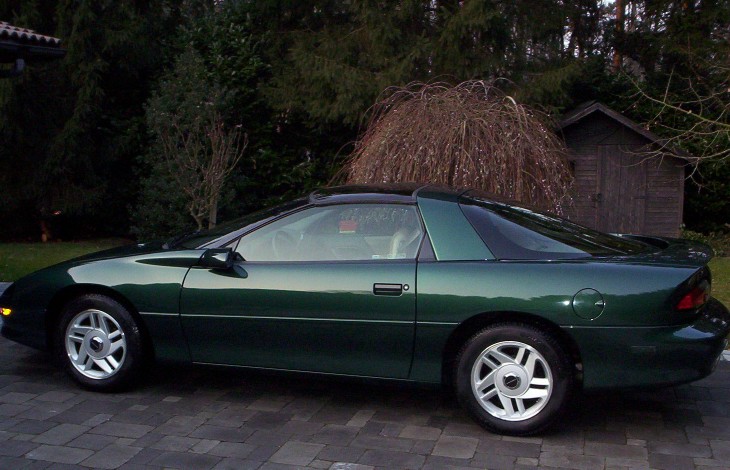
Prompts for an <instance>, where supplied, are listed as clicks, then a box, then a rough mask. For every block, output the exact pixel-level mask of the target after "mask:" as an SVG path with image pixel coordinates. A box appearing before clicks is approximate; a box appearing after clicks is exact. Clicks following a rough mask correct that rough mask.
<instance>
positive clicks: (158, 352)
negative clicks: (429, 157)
mask: <svg viewBox="0 0 730 470" xmlns="http://www.w3.org/2000/svg"><path fill="white" fill-rule="evenodd" d="M711 256H712V253H711V251H710V249H709V248H708V247H706V246H705V245H702V244H698V243H694V242H689V241H685V240H676V239H666V238H656V237H641V236H633V235H622V236H616V235H608V234H604V233H599V232H596V231H593V230H589V229H587V228H585V227H582V226H579V225H576V224H573V223H571V222H568V221H567V220H564V219H561V218H558V217H556V216H553V215H550V214H546V213H541V212H537V211H533V210H529V209H526V208H523V207H520V206H517V205H512V204H508V203H505V202H500V201H498V200H496V199H494V198H492V197H489V196H487V195H486V194H483V193H481V192H479V191H475V190H466V191H465V190H455V189H450V188H443V187H435V186H423V185H421V186H419V185H413V184H410V185H409V184H405V185H391V186H357V187H356V186H349V187H338V188H330V189H324V190H320V191H316V192H314V193H312V194H310V195H309V196H308V197H306V198H302V199H298V200H295V201H292V202H290V203H288V204H285V205H282V206H279V207H276V208H274V209H269V210H266V211H262V212H258V213H255V214H252V215H249V216H247V217H244V218H242V219H239V220H237V221H235V222H233V223H230V224H228V225H225V226H219V227H217V228H216V229H214V230H211V231H207V232H200V233H193V234H189V235H187V236H181V237H178V238H176V239H172V240H169V241H167V242H165V243H162V242H151V243H143V244H139V245H133V246H127V247H122V248H117V249H113V250H108V251H103V252H100V253H96V254H92V255H88V256H84V257H81V258H77V259H74V260H71V261H67V262H64V263H61V264H58V265H55V266H52V267H49V268H46V269H43V270H41V271H38V272H36V273H33V274H31V275H29V276H26V277H24V278H22V279H20V280H18V281H17V282H15V283H14V284H12V285H11V286H10V287H9V288H8V289H7V290H6V291H5V293H4V294H3V295H2V296H1V297H0V307H1V308H2V309H3V310H2V313H3V317H2V335H3V336H5V337H6V338H10V339H12V340H15V341H17V342H19V343H23V344H26V345H29V346H32V347H36V348H39V349H46V350H51V351H52V352H53V353H54V354H55V355H57V356H58V357H59V358H60V359H61V361H62V362H63V364H64V366H65V368H66V369H67V370H68V372H69V373H70V374H71V376H72V377H73V378H74V379H75V380H76V381H78V382H79V383H80V384H81V385H82V386H84V387H87V388H90V389H92V390H99V391H110V390H118V389H120V388H122V387H127V386H129V385H130V384H132V383H133V382H134V381H135V380H136V379H138V378H139V377H140V374H141V372H142V371H143V370H144V369H145V367H146V366H147V365H148V364H150V363H151V362H152V361H153V360H154V359H157V360H173V361H182V362H191V363H197V364H217V365H228V366H235V367H251V368H261V369H273V370H285V371H299V372H310V373H321V374H334V375H347V376H356V377H375V378H386V379H395V380H401V381H409V382H420V383H433V384H440V383H444V384H446V385H448V386H453V387H454V389H455V391H456V396H457V397H458V400H459V402H460V403H461V405H462V406H463V407H464V408H465V409H466V410H467V411H468V412H469V413H470V414H471V415H472V416H473V417H474V419H475V420H476V421H478V422H479V423H480V424H481V425H483V426H484V427H485V428H487V429H489V430H491V431H495V432H499V433H505V434H515V435H524V434H531V433H536V432H539V431H541V430H543V429H545V428H546V427H547V426H548V425H550V424H551V423H552V422H554V421H555V419H556V418H557V417H558V416H559V415H560V413H561V411H562V410H563V409H564V408H565V407H566V405H567V404H569V402H570V400H571V395H572V394H573V392H574V391H575V390H576V389H578V388H580V387H582V388H583V389H600V388H616V387H622V388H625V387H645V386H657V385H669V384H677V383H682V382H689V381H692V380H697V379H700V378H702V377H704V376H706V375H708V374H709V373H710V372H711V371H712V370H713V368H714V367H715V365H716V364H717V361H718V359H719V357H720V354H721V352H722V351H723V349H724V347H725V345H726V344H727V341H726V337H727V335H728V332H729V331H730V315H729V314H728V310H727V309H726V308H725V307H724V306H723V305H722V304H721V303H720V302H718V301H717V300H715V299H713V298H712V297H711V296H710V284H711V276H710V270H709V269H708V267H707V263H708V261H709V260H710V258H711Z"/></svg>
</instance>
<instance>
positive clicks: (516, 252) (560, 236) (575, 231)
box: [461, 191, 650, 259]
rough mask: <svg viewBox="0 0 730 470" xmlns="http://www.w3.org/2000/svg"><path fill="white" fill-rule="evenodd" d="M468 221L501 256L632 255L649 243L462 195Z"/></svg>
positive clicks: (463, 208)
mask: <svg viewBox="0 0 730 470" xmlns="http://www.w3.org/2000/svg"><path fill="white" fill-rule="evenodd" d="M461 207H462V210H463V211H464V214H465V215H466V217H467V219H469V222H471V224H472V225H473V226H474V228H475V229H476V231H477V232H478V233H479V235H480V236H481V237H482V239H483V240H484V242H485V243H486V244H487V246H488V247H489V249H490V250H492V252H493V253H494V255H495V256H496V257H497V258H498V259H569V258H585V257H589V256H615V255H632V254H636V253H641V252H646V251H648V250H649V248H650V245H647V244H646V243H643V242H640V241H636V240H630V239H627V238H622V237H619V236H616V235H610V234H607V233H602V232H598V231H596V230H591V229H589V228H587V227H583V226H582V225H578V224H576V223H573V222H570V221H568V220H566V219H563V218H560V217H558V216H556V215H552V214H548V213H545V212H539V211H535V210H531V209H526V208H524V207H519V206H514V205H510V204H505V203H501V202H495V201H493V200H490V199H486V197H485V196H483V195H481V194H480V193H479V192H476V191H470V192H468V193H466V195H464V196H462V200H461Z"/></svg>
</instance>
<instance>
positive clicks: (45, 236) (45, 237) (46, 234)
mask: <svg viewBox="0 0 730 470" xmlns="http://www.w3.org/2000/svg"><path fill="white" fill-rule="evenodd" d="M52 238H53V236H52V235H51V230H50V229H49V228H48V224H47V223H46V221H45V220H43V219H41V241H42V242H43V243H46V242H48V241H50V240H51V239H52Z"/></svg>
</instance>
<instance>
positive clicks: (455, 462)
mask: <svg viewBox="0 0 730 470" xmlns="http://www.w3.org/2000/svg"><path fill="white" fill-rule="evenodd" d="M0 456H2V457H0V468H2V469H19V468H24V467H28V468H47V467H48V468H78V467H92V468H116V467H121V468H162V467H168V468H169V467H173V468H185V469H188V468H190V469H194V468H204V469H207V468H236V469H245V468H262V469H290V468H298V467H309V468H334V469H352V470H355V469H365V468H373V467H387V468H433V469H435V468H438V469H442V468H462V467H463V468H467V467H468V468H475V467H476V468H496V469H501V468H508V469H512V468H530V467H537V466H540V467H545V468H547V467H560V468H618V467H624V468H661V469H685V468H687V469H693V468H710V467H712V468H717V467H724V468H728V467H730V363H728V362H723V363H721V364H720V367H719V368H718V370H717V371H716V372H715V373H714V374H713V375H712V376H710V377H709V378H707V379H705V380H703V381H701V382H698V383H695V384H693V385H691V386H681V387H675V388H669V389H663V390H659V391H654V392H633V393H620V394H619V393H603V394H598V395H590V396H581V397H579V398H578V399H576V405H575V406H574V408H573V410H572V411H571V412H570V413H569V414H568V415H567V416H566V417H565V419H564V420H563V422H562V423H561V424H560V425H559V426H558V427H557V428H556V429H555V430H553V431H552V432H550V433H549V434H546V435H543V436H540V437H533V438H509V437H501V436H497V435H493V434H489V433H487V432H484V431H482V430H481V429H480V428H479V427H477V426H476V425H474V424H473V423H472V421H471V420H470V419H469V418H468V417H466V416H465V415H464V413H462V412H461V411H460V410H459V409H458V408H457V407H456V405H455V403H454V401H453V399H452V398H451V397H449V396H447V395H446V394H444V393H442V392H441V391H439V390H433V389H422V388H416V387H409V386H396V385H392V384H390V385H383V384H373V383H362V382H353V381H344V382H343V381H335V380H325V379H321V378H309V377H307V378H302V377H292V376H286V377H284V376H277V377H272V376H267V375H263V374H260V373H253V372H244V371H239V370H231V369H215V370H214V369H199V368H190V367H171V366H166V367H165V366H157V367H156V368H154V369H153V370H152V371H151V373H150V378H149V379H148V380H147V381H146V382H145V383H144V384H142V385H141V386H140V387H139V388H138V389H136V390H134V391H132V392H129V393H123V394H108V395H105V394H96V393H90V392H86V391H83V390H80V389H79V388H77V387H76V386H75V385H74V384H73V383H72V382H71V381H70V380H69V379H68V378H66V377H65V375H64V374H62V373H60V372H59V371H58V370H56V369H55V368H54V367H52V366H50V365H49V364H48V358H47V356H45V355H43V354H41V353H39V352H36V351H33V350H31V349H28V348H26V347H24V346H20V345H17V344H14V343H11V342H9V341H7V340H5V339H0Z"/></svg>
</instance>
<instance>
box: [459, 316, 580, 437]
mask: <svg viewBox="0 0 730 470" xmlns="http://www.w3.org/2000/svg"><path fill="white" fill-rule="evenodd" d="M572 388H573V378H572V366H571V364H570V361H569V359H568V356H567V354H566V353H565V352H564V351H563V348H562V347H561V345H560V344H559V343H558V342H557V341H556V340H555V339H554V338H553V337H551V336H550V335H548V334H546V333H544V332H543V331H541V330H539V329H537V328H535V327H533V326H531V325H525V324H497V325H492V326H490V327H488V328H485V329H483V330H481V331H480V332H478V333H477V334H475V335H474V336H472V337H471V338H470V339H469V340H468V341H467V342H466V343H465V344H464V346H463V347H462V349H461V351H460V353H459V355H458V357H457V373H456V393H457V397H458V399H459V402H460V403H461V405H462V406H463V407H464V408H465V409H466V410H467V411H468V412H469V414H471V415H472V417H474V418H475V419H476V421H477V422H479V423H480V424H481V425H482V426H484V427H485V428H486V429H488V430H490V431H493V432H497V433H502V434H511V435H527V434H534V433H537V432H540V431H542V430H543V429H545V428H546V427H548V426H549V425H550V424H551V423H552V422H553V421H554V420H555V419H556V418H557V417H558V416H559V414H560V413H561V412H562V410H563V408H564V407H565V405H566V404H567V402H568V400H569V398H570V394H571V392H572Z"/></svg>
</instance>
